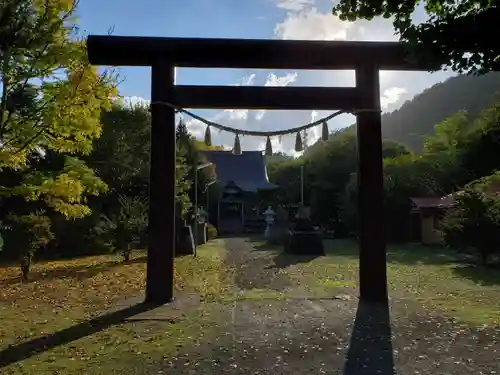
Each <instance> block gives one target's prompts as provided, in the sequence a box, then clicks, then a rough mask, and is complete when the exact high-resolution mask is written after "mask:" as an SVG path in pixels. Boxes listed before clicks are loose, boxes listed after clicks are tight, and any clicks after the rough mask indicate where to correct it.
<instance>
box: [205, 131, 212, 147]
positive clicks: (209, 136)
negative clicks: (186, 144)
mask: <svg viewBox="0 0 500 375" xmlns="http://www.w3.org/2000/svg"><path fill="white" fill-rule="evenodd" d="M205 144H206V145H207V146H212V133H211V132H210V126H207V128H206V129H205Z"/></svg>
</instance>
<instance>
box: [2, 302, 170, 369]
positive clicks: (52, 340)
mask: <svg viewBox="0 0 500 375" xmlns="http://www.w3.org/2000/svg"><path fill="white" fill-rule="evenodd" d="M159 306H160V305H155V304H146V303H138V304H135V305H132V306H130V307H127V308H124V309H121V310H118V311H115V312H111V313H108V314H105V315H102V316H99V317H97V318H94V319H90V320H87V321H85V322H83V323H80V324H77V325H74V326H72V327H69V328H66V329H63V330H60V331H57V332H54V333H52V334H49V335H46V336H43V337H38V338H36V339H33V340H30V341H26V342H23V343H21V344H17V345H13V346H10V347H8V348H6V349H3V350H1V351H0V368H2V367H6V366H9V365H11V364H13V363H16V362H19V361H22V360H25V359H28V358H31V357H33V356H35V355H37V354H40V353H43V352H46V351H48V350H51V349H53V348H55V347H58V346H60V345H65V344H68V343H70V342H72V341H75V340H78V339H81V338H83V337H86V336H90V335H93V334H95V333H97V332H100V331H103V330H105V329H107V328H109V327H111V326H114V325H117V324H121V323H123V322H124V321H125V320H126V319H128V318H130V317H132V316H134V315H137V314H140V313H143V312H146V311H149V310H152V309H154V308H157V307H159Z"/></svg>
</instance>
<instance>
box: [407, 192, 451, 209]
mask: <svg viewBox="0 0 500 375" xmlns="http://www.w3.org/2000/svg"><path fill="white" fill-rule="evenodd" d="M410 199H411V201H412V202H413V204H415V206H416V207H417V208H431V207H435V208H447V207H451V206H452V205H453V203H454V199H453V196H452V195H451V194H450V195H447V196H444V197H420V198H410Z"/></svg>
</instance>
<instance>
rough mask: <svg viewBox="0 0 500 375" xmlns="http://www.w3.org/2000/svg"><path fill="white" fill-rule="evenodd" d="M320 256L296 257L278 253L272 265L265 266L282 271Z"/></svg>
mask: <svg viewBox="0 0 500 375" xmlns="http://www.w3.org/2000/svg"><path fill="white" fill-rule="evenodd" d="M320 256H321V255H296V254H286V253H279V254H277V255H276V256H275V257H274V258H273V262H274V264H271V265H269V266H267V268H270V269H272V268H278V269H283V268H287V267H290V266H293V265H296V264H302V263H308V262H311V261H313V260H314V259H316V258H319V257H320Z"/></svg>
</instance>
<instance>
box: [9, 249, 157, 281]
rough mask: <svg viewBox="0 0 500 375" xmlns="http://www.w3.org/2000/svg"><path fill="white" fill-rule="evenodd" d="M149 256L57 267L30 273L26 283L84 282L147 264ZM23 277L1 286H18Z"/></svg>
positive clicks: (10, 279)
mask: <svg viewBox="0 0 500 375" xmlns="http://www.w3.org/2000/svg"><path fill="white" fill-rule="evenodd" d="M146 259H147V256H141V257H139V258H135V259H131V260H130V261H128V262H120V261H109V262H105V263H101V264H98V265H95V266H89V265H82V266H76V267H68V266H66V267H57V268H52V269H47V270H34V271H32V272H30V274H29V279H28V281H24V283H32V282H37V281H49V280H54V279H78V280H84V279H88V278H91V277H94V276H95V275H98V274H99V273H101V272H104V271H108V270H110V269H112V268H114V267H118V266H124V265H127V264H134V263H145V262H146ZM21 281H22V280H21V277H12V278H9V279H5V280H2V281H0V285H1V286H7V285H12V284H17V283H19V282H21Z"/></svg>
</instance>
